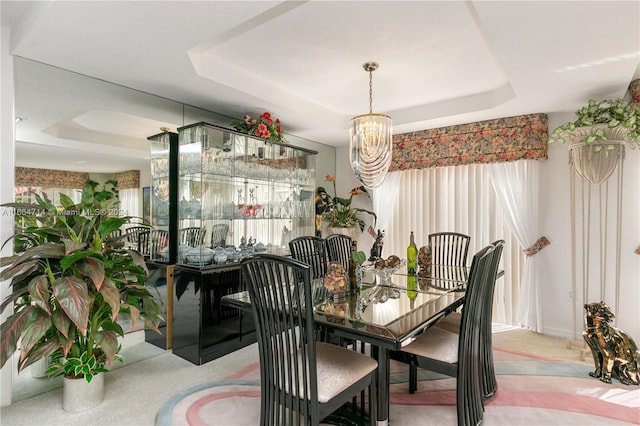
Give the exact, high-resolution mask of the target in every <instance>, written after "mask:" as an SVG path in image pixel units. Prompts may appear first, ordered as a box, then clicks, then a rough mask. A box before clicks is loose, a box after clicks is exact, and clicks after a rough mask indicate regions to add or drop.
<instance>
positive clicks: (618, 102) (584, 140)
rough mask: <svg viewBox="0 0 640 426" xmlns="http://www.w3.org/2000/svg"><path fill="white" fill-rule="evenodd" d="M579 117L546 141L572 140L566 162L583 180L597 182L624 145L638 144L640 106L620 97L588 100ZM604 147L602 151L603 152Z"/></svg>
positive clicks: (611, 168)
mask: <svg viewBox="0 0 640 426" xmlns="http://www.w3.org/2000/svg"><path fill="white" fill-rule="evenodd" d="M576 116H577V117H578V118H577V119H576V120H575V121H570V122H567V123H564V124H562V125H560V126H558V127H557V128H556V129H554V130H553V132H552V133H551V135H550V136H549V143H553V142H555V141H558V142H562V143H564V142H567V141H569V142H571V143H570V145H569V163H570V164H571V165H572V167H573V169H574V170H575V172H576V174H577V175H578V176H580V177H581V178H582V179H583V180H585V181H587V182H590V183H594V184H600V183H602V182H604V181H606V180H607V179H609V177H610V176H611V175H612V174H613V172H614V170H615V169H616V166H617V164H618V162H619V161H622V158H624V145H625V143H626V144H627V145H629V147H630V148H632V149H633V148H637V147H639V146H640V107H639V106H638V105H636V104H633V103H630V102H627V101H625V100H623V99H619V98H618V99H613V100H604V101H600V102H596V101H594V100H590V101H589V103H588V104H587V105H586V106H583V107H582V108H580V109H579V110H578V111H576ZM602 151H604V154H603V153H602Z"/></svg>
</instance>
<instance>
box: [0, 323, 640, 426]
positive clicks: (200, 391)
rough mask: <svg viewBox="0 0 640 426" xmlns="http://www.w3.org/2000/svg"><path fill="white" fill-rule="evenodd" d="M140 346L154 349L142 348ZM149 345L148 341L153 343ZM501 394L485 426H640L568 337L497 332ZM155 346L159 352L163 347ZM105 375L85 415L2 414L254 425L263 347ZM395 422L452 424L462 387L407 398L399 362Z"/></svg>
mask: <svg viewBox="0 0 640 426" xmlns="http://www.w3.org/2000/svg"><path fill="white" fill-rule="evenodd" d="M141 345H143V346H145V345H148V344H147V343H144V342H143V343H141ZM149 346H151V345H149ZM494 347H495V350H494V356H495V362H496V370H497V373H498V384H499V390H498V393H497V395H496V396H495V397H494V398H493V399H491V400H490V401H489V402H488V403H487V405H486V407H485V417H484V422H483V424H484V425H489V426H491V425H510V426H511V425H581V426H582V425H633V424H636V425H639V424H640V387H638V386H625V385H621V384H619V383H618V382H617V381H615V380H614V383H613V384H610V385H608V384H605V383H602V382H600V381H599V380H597V379H594V378H591V377H589V376H588V372H589V371H591V370H592V368H593V363H592V360H590V359H587V360H586V361H581V360H580V353H579V352H580V351H579V349H575V348H573V347H572V345H568V341H567V340H566V339H561V338H553V337H548V336H543V335H539V334H536V333H532V332H528V331H525V330H510V331H505V332H501V333H497V334H494ZM156 349H157V348H156ZM149 352H150V354H151V355H152V356H151V357H150V358H148V359H141V360H139V361H137V362H135V363H131V364H127V363H126V359H125V366H123V367H122V368H118V369H117V370H114V371H112V372H110V373H108V374H107V376H106V377H105V400H104V401H103V402H102V404H100V405H99V406H98V407H95V408H93V409H91V410H88V411H85V412H80V413H73V414H70V413H66V412H64V411H63V410H62V403H61V400H62V390H61V389H60V388H58V389H53V390H49V391H47V392H45V393H42V394H39V395H37V396H34V397H31V398H26V399H23V400H20V401H17V402H15V403H14V404H12V405H9V406H6V407H1V408H0V424H2V425H3V426H5V425H6V426H10V425H15V426H19V425H24V426H35V425H38V426H40V425H42V426H45V425H46V426H53V425H65V426H68V425H78V426H79V425H83V426H84V425H95V426H108V425H109V426H110V425H114V426H115V425H117V426H154V425H155V426H182V425H190V426H194V425H202V426H204V425H216V426H235V425H257V424H258V423H259V406H260V401H259V398H260V386H259V365H258V363H257V346H256V345H255V344H254V345H251V346H249V347H246V348H243V349H241V350H239V351H236V352H234V353H233V354H230V355H227V356H225V357H222V358H220V359H217V360H214V361H211V362H208V363H206V364H204V365H201V366H195V365H193V364H191V363H189V362H188V361H185V360H183V359H182V358H179V357H177V356H175V355H173V354H172V353H171V351H162V350H161V351H158V352H156V351H149ZM391 373H392V375H391V378H392V385H391V398H390V400H391V407H390V419H391V421H390V424H391V425H392V426H404V425H455V424H456V414H455V393H454V389H455V382H454V381H453V380H452V379H450V378H444V377H439V376H436V375H432V374H430V373H429V372H427V371H423V370H421V371H420V376H419V377H420V382H419V392H418V393H416V394H414V395H409V394H408V392H407V383H406V382H407V376H408V374H407V367H406V366H404V365H402V364H397V363H395V362H394V363H392V370H391Z"/></svg>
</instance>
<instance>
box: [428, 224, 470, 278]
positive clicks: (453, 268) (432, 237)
mask: <svg viewBox="0 0 640 426" xmlns="http://www.w3.org/2000/svg"><path fill="white" fill-rule="evenodd" d="M427 239H428V244H429V247H430V248H431V268H432V270H431V274H432V275H433V276H436V277H438V278H439V280H438V283H439V285H440V286H444V287H452V286H457V285H458V283H457V281H463V280H464V279H465V278H466V273H467V270H466V268H467V256H468V254H469V242H470V241H471V237H469V236H468V235H465V234H460V233H458V232H436V233H433V234H429V235H428V237H427Z"/></svg>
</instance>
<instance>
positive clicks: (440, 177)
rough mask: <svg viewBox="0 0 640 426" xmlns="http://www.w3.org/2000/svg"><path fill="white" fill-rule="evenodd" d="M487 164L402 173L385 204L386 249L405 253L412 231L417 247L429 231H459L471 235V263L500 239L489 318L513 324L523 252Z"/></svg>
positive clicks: (424, 241)
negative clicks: (394, 196) (501, 246)
mask: <svg viewBox="0 0 640 426" xmlns="http://www.w3.org/2000/svg"><path fill="white" fill-rule="evenodd" d="M487 167H489V166H488V165H469V166H451V167H436V168H431V169H422V170H407V171H402V172H400V175H401V176H400V181H399V185H398V191H397V192H398V196H397V197H398V198H397V201H396V202H395V203H394V204H393V205H386V206H385V208H386V209H388V210H391V211H393V215H392V218H391V219H390V222H389V225H388V227H387V234H386V237H385V250H386V252H387V253H395V254H398V255H401V256H402V257H405V256H406V248H407V245H408V244H409V233H410V232H411V231H413V232H414V235H415V239H416V244H417V245H418V246H419V247H420V246H424V245H426V244H427V235H428V234H430V233H433V232H441V231H452V232H460V233H463V234H467V235H469V236H471V242H470V246H469V260H468V262H469V263H470V262H471V257H472V256H473V254H474V253H475V252H476V251H478V250H480V249H481V248H482V247H484V246H486V245H487V244H490V243H491V242H493V241H495V240H498V239H504V240H505V243H506V244H505V249H504V252H503V256H502V263H501V266H500V268H501V269H503V270H504V272H505V274H504V277H503V278H500V279H499V280H498V281H497V282H496V290H495V299H494V300H495V302H494V304H493V306H494V309H493V321H494V322H499V323H502V324H508V325H515V324H516V319H515V314H514V307H515V304H516V301H517V292H518V283H519V282H520V268H521V266H522V264H523V262H524V255H523V254H522V251H521V250H520V249H519V248H518V243H517V240H516V239H515V238H514V237H513V235H512V234H511V231H510V229H509V226H507V224H506V223H504V220H503V214H502V209H501V207H500V203H499V202H498V200H497V199H496V196H495V191H494V190H493V188H492V186H491V182H490V179H489V175H488V172H487Z"/></svg>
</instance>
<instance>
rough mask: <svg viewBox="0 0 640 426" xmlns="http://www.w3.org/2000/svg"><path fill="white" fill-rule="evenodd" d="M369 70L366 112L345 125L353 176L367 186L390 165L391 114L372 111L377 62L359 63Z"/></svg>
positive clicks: (374, 184) (379, 178)
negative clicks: (374, 73)
mask: <svg viewBox="0 0 640 426" xmlns="http://www.w3.org/2000/svg"><path fill="white" fill-rule="evenodd" d="M362 67H363V68H364V70H365V71H367V72H368V73H369V114H361V115H356V116H355V117H353V118H352V119H351V127H350V129H349V158H350V160H351V167H352V168H353V172H354V173H355V175H356V177H357V178H358V180H359V181H360V182H362V184H363V185H364V186H365V187H367V188H376V187H378V186H380V184H381V183H382V181H383V180H384V177H385V175H386V174H387V170H389V166H390V165H391V138H392V134H391V131H392V126H391V117H389V116H388V115H384V114H374V113H373V108H372V104H373V75H372V74H373V72H374V71H375V70H376V69H378V63H377V62H367V63H366V64H364V65H363V66H362Z"/></svg>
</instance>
